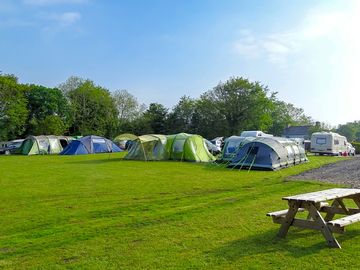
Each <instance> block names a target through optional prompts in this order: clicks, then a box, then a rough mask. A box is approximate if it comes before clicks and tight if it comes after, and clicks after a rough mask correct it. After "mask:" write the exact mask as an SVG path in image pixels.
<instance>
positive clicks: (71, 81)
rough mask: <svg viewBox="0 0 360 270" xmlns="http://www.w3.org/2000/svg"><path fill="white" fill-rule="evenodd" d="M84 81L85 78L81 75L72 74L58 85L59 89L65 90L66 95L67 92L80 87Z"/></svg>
mask: <svg viewBox="0 0 360 270" xmlns="http://www.w3.org/2000/svg"><path fill="white" fill-rule="evenodd" d="M83 83H85V80H84V79H83V78H80V77H76V76H70V77H69V78H68V79H67V80H66V82H64V83H61V84H60V85H59V86H58V89H60V91H61V92H63V94H64V95H65V96H67V94H68V93H69V92H70V91H73V90H75V89H77V88H79V87H80V86H81V85H82V84H83Z"/></svg>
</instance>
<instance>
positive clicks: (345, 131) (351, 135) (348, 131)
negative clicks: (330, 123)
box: [337, 122, 360, 141]
mask: <svg viewBox="0 0 360 270" xmlns="http://www.w3.org/2000/svg"><path fill="white" fill-rule="evenodd" d="M359 131H360V130H359V127H357V125H356V124H355V122H354V123H347V124H345V125H340V126H339V127H338V129H337V132H338V133H339V134H341V135H343V136H345V137H346V138H347V139H348V140H349V141H354V140H356V135H357V134H358V133H359Z"/></svg>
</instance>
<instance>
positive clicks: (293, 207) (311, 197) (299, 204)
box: [267, 188, 360, 248]
mask: <svg viewBox="0 0 360 270" xmlns="http://www.w3.org/2000/svg"><path fill="white" fill-rule="evenodd" d="M282 199H283V200H286V201H288V205H289V209H286V210H281V211H276V212H272V213H268V214H267V216H270V217H272V218H273V221H274V222H275V223H278V224H281V227H280V229H279V232H278V236H279V237H281V238H285V237H286V234H287V232H288V230H289V227H290V226H294V227H299V228H307V229H313V230H319V231H321V233H322V234H323V236H324V238H325V239H326V241H327V244H328V245H329V246H330V247H335V248H341V246H340V244H339V243H338V241H337V240H336V238H335V237H334V235H333V233H343V232H344V231H345V227H346V226H347V225H350V224H352V223H355V222H358V221H360V189H350V188H333V189H327V190H322V191H317V192H311V193H305V194H300V195H295V196H289V197H283V198H282ZM344 199H350V200H352V201H354V202H355V204H356V206H357V208H349V207H347V206H346V205H345V201H344ZM348 201H349V200H346V202H348ZM329 203H331V204H329ZM304 211H306V212H308V215H307V218H306V219H304V218H302V219H301V218H295V216H296V214H297V213H298V212H304ZM321 213H325V215H324V217H323V216H322V215H321ZM336 214H340V215H344V217H341V218H338V219H335V220H334V219H333V218H334V216H335V215H336Z"/></svg>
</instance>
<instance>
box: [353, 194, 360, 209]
mask: <svg viewBox="0 0 360 270" xmlns="http://www.w3.org/2000/svg"><path fill="white" fill-rule="evenodd" d="M352 199H353V200H354V202H355V203H356V205H357V207H358V208H359V209H360V196H359V195H357V196H354V197H353V198H352Z"/></svg>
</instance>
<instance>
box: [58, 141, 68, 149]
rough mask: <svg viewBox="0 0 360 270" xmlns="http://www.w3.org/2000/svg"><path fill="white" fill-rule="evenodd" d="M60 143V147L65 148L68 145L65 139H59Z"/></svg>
mask: <svg viewBox="0 0 360 270" xmlns="http://www.w3.org/2000/svg"><path fill="white" fill-rule="evenodd" d="M60 144H61V146H62V148H65V147H66V146H67V145H68V142H67V140H65V139H60Z"/></svg>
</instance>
